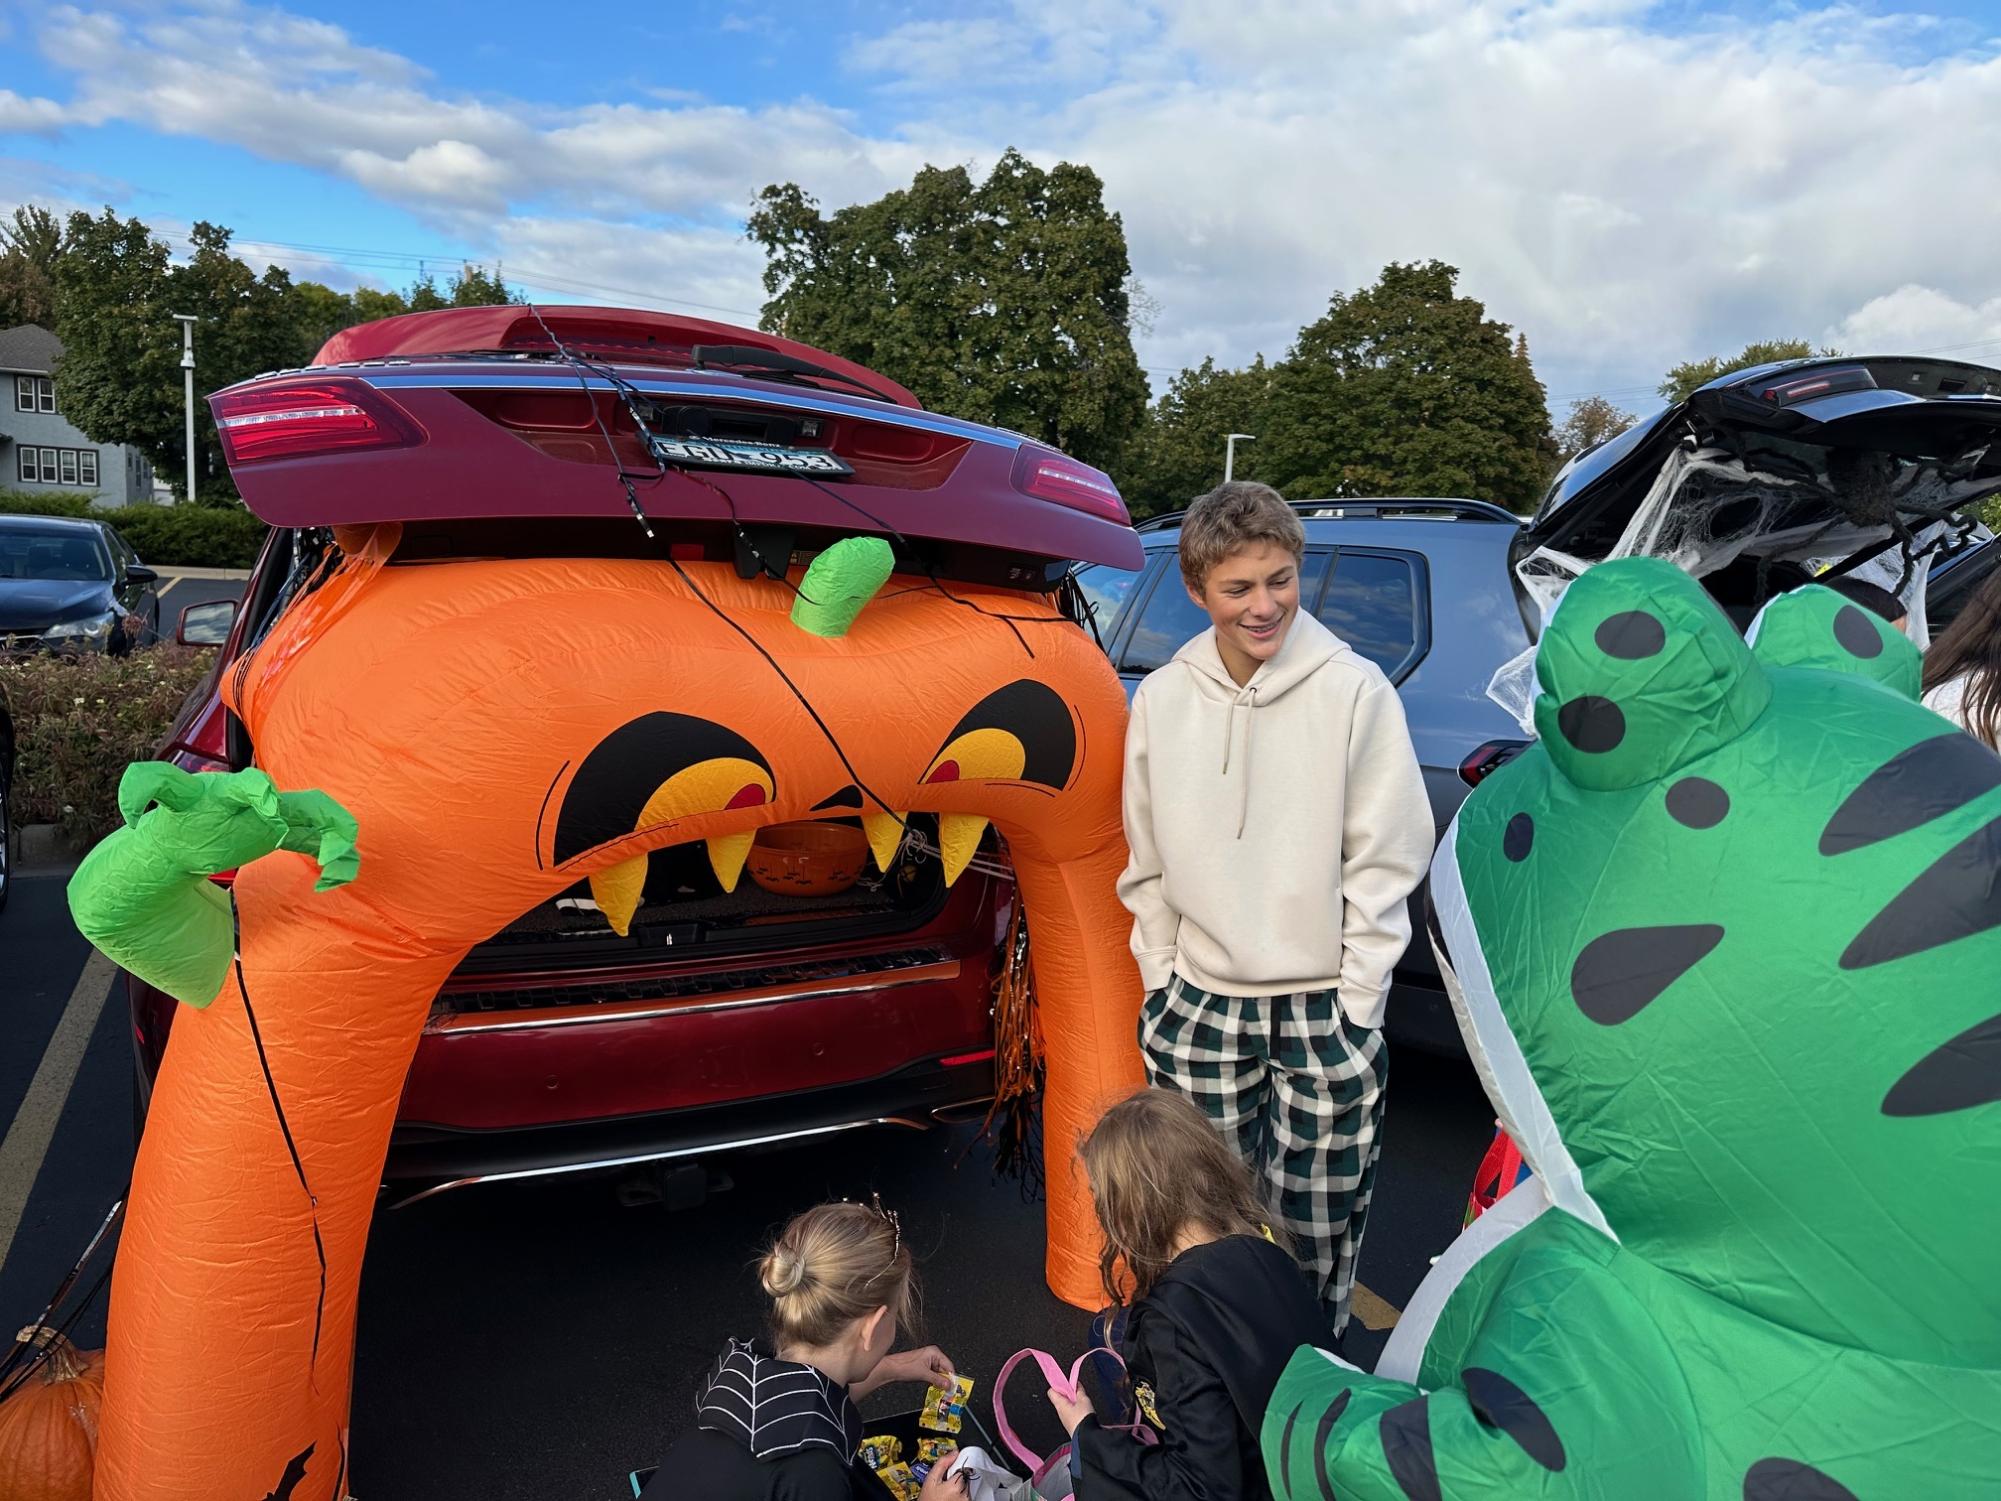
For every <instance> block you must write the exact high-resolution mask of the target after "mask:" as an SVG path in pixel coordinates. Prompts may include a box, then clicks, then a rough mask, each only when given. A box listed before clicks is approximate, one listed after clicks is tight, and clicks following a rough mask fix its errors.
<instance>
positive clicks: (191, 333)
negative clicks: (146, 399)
mask: <svg viewBox="0 0 2001 1501" xmlns="http://www.w3.org/2000/svg"><path fill="white" fill-rule="evenodd" d="M174 321H175V322H176V323H178V324H180V326H181V376H182V379H183V380H184V382H185V385H186V389H185V391H184V392H183V399H184V400H185V402H186V404H187V415H188V496H187V503H188V504H189V505H193V504H194V502H195V324H196V323H197V322H199V321H200V320H199V319H197V318H196V317H195V315H194V314H193V313H176V314H174Z"/></svg>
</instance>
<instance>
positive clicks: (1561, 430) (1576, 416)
mask: <svg viewBox="0 0 2001 1501" xmlns="http://www.w3.org/2000/svg"><path fill="white" fill-rule="evenodd" d="M1638 420H1639V419H1638V418H1636V417H1635V416H1634V415H1633V414H1632V413H1631V412H1626V411H1621V410H1620V409H1619V408H1618V407H1616V406H1614V405H1612V403H1611V402H1609V401H1607V400H1606V399H1605V398H1604V397H1602V396H1587V397H1585V398H1584V399H1583V400H1581V401H1573V402H1572V403H1571V404H1570V412H1569V414H1568V415H1567V416H1565V417H1564V419H1563V422H1562V423H1561V424H1560V425H1559V426H1558V427H1557V429H1556V433H1555V438H1556V450H1557V456H1558V458H1559V459H1561V460H1564V461H1568V460H1570V459H1574V458H1576V457H1577V455H1579V454H1580V453H1584V452H1586V451H1588V450H1590V449H1593V448H1596V447H1597V446H1598V445H1599V444H1600V443H1603V442H1604V441H1605V440H1606V439H1608V438H1616V437H1618V436H1619V434H1621V433H1623V432H1624V431H1625V430H1626V429H1627V428H1629V427H1631V426H1632V425H1633V424H1634V423H1635V422H1636V421H1638Z"/></svg>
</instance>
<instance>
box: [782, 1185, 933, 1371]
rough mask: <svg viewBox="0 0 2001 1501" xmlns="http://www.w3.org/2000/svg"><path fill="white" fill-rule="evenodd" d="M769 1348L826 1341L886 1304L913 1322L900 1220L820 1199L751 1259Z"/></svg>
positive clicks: (905, 1323)
mask: <svg viewBox="0 0 2001 1501" xmlns="http://www.w3.org/2000/svg"><path fill="white" fill-rule="evenodd" d="M757 1272H758V1281H759V1282H760V1283H761V1284H762V1285H763V1287H764V1291H765V1295H766V1296H767V1297H769V1298H770V1299H771V1337H772V1343H773V1344H774V1345H776V1346H786V1345H814V1346H824V1345H830V1344H832V1343H833V1342H834V1341H835V1340H836V1339H837V1338H839V1336H840V1333H841V1331H842V1330H843V1329H845V1328H846V1327H847V1326H848V1325H849V1324H852V1323H853V1322H854V1321H855V1320H856V1319H860V1318H866V1317H867V1316H868V1315H869V1314H871V1313H873V1312H875V1310H876V1309H878V1308H887V1309H888V1310H889V1315H890V1317H891V1318H893V1319H895V1320H896V1322H897V1323H898V1325H900V1326H901V1327H902V1328H903V1329H905V1330H906V1331H907V1330H908V1329H909V1328H910V1326H911V1325H912V1324H913V1323H914V1322H915V1321H916V1319H917V1311H918V1296H917V1272H916V1268H915V1267H914V1266H913V1265H912V1263H911V1259H910V1247H909V1246H907V1245H906V1244H904V1241H903V1227H902V1225H901V1223H900V1222H899V1221H898V1220H897V1219H896V1218H895V1216H893V1215H891V1214H890V1213H888V1212H887V1211H885V1210H881V1209H878V1208H875V1207H873V1206H871V1205H867V1204H849V1203H840V1204H822V1205H820V1206H819V1208H817V1209H809V1210H807V1211H806V1212H805V1213H804V1214H800V1215H795V1216H793V1218H792V1220H791V1222H790V1223H789V1224H787V1225H786V1227H785V1228H784V1229H783V1230H782V1231H780V1232H779V1235H778V1238H777V1239H776V1240H775V1241H773V1242H772V1243H771V1248H770V1249H769V1250H768V1251H766V1252H765V1253H764V1257H763V1259H762V1260H761V1261H760V1262H759V1263H758V1268H757Z"/></svg>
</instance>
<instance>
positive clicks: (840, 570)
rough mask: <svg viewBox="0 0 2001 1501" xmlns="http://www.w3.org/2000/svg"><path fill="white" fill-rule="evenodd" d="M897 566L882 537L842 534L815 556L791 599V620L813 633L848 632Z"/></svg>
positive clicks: (842, 634) (838, 633)
mask: <svg viewBox="0 0 2001 1501" xmlns="http://www.w3.org/2000/svg"><path fill="white" fill-rule="evenodd" d="M895 567H896V554H895V553H894V552H892V551H891V550H890V546H889V544H888V543H887V542H885V541H884V540H883V539H882V538H880V537H843V538H842V539H841V540H840V541H838V542H836V543H835V544H834V545H833V546H832V547H830V548H828V549H827V550H826V551H825V552H823V553H821V554H820V556H819V557H817V558H815V559H814V560H813V563H812V566H811V567H809V568H808V569H807V570H806V577H805V578H803V579H801V580H800V581H799V597H798V598H797V599H796V600H794V601H793V602H792V623H793V624H794V625H796V626H798V627H799V629H800V630H802V631H805V632H807V633H809V634H811V635H814V636H845V635H847V633H848V627H849V626H851V625H853V624H854V623H855V617H856V616H857V615H859V614H861V612H862V606H864V605H866V604H867V603H868V602H869V601H870V600H871V599H874V598H875V591H876V590H878V589H880V588H881V587H882V586H883V584H884V583H885V582H886V581H887V580H888V578H889V575H890V573H891V571H892V570H893V569H894V568H895Z"/></svg>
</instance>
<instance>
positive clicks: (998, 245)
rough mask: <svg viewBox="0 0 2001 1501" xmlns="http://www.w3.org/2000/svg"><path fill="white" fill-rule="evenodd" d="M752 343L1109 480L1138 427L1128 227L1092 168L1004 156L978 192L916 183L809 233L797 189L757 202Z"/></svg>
mask: <svg viewBox="0 0 2001 1501" xmlns="http://www.w3.org/2000/svg"><path fill="white" fill-rule="evenodd" d="M748 233H749V236H750V238H751V239H752V240H754V241H756V242H757V243H758V244H759V245H760V246H762V247H763V249H764V252H765V257H766V265H765V271H764V286H765V291H766V292H767V293H768V294H769V298H770V300H769V301H767V302H766V303H765V305H764V312H763V325H764V327H766V328H767V329H770V330H772V331H773V332H775V333H780V334H783V335H785V336H786V337H787V338H792V339H799V340H802V341H804V342H806V343H809V344H813V345H817V346H818V347H820V348H822V349H827V350H830V351H832V352H833V353H835V354H839V355H843V356H845V357H846V358H848V359H851V360H856V361H858V362H860V363H862V364H864V365H868V366H870V367H871V368H873V369H877V370H880V371H882V372H883V373H884V374H885V375H888V376H890V377H892V378H893V379H895V380H897V381H899V382H901V383H902V384H903V385H905V386H907V387H909V388H910V389H911V390H912V391H913V392H915V393H916V395H917V397H918V399H919V400H921V401H923V402H924V404H925V405H926V406H929V407H932V408H935V409H937V410H939V411H944V412H951V413H955V414H957V415H959V416H962V417H969V418H972V419H975V420H977V421H981V422H991V423H995V424H997V425H999V426H1002V427H1008V428H1013V429H1014V430H1016V431H1018V432H1023V433H1026V434H1028V435H1029V436H1031V437H1034V438H1038V439H1040V440H1042V441H1043V442H1045V443H1051V444H1054V445H1056V446H1057V447H1059V448H1062V449H1064V450H1065V451H1066V452H1069V453H1072V454H1074V455H1076V456H1077V457H1078V458H1081V459H1083V460H1085V461H1086V462H1088V463H1093V464H1097V465H1099V466H1101V467H1105V468H1110V467H1112V466H1113V465H1115V464H1117V463H1118V461H1119V458H1120V454H1121V451H1122V450H1123V449H1124V447H1125V445H1126V444H1127V442H1128V441H1129V440H1130V438H1131V437H1132V435H1133V433H1134V431H1135V430H1136V429H1137V428H1138V427H1139V425H1140V423H1141V422H1142V420H1143V419H1144V417H1145V413H1146V394H1147V393H1146V377H1145V376H1144V375H1143V374H1142V373H1141V371H1140V367H1139V362H1138V360H1137V359H1136V358H1135V356H1134V354H1133V348H1132V324H1133V317H1134V306H1133V288H1132V286H1131V279H1132V268H1131V263H1130V260H1129V259H1128V256H1127V252H1126V237H1125V226H1124V224H1123V223H1122V221H1121V220H1120V218H1119V216H1118V215H1117V214H1114V213H1110V212H1108V211H1107V210H1106V208H1105V201H1104V185H1103V183H1102V182H1100V181H1099V179H1098V175H1097V173H1095V172H1093V171H1091V169H1090V168H1088V167H1081V166H1074V165H1072V164H1069V163H1061V164H1059V165H1057V166H1056V167H1054V168H1052V169H1051V170H1049V171H1047V172H1045V171H1043V170H1042V169H1041V168H1039V167H1037V166H1035V165H1034V164H1033V163H1032V162H1030V161H1028V160H1026V159H1025V158H1024V157H1022V156H1021V155H1020V154H1019V153H1018V152H1016V151H1013V150H1009V151H1007V152H1006V153H1004V154H1003V155H1002V156H1001V158H1000V160H999V161H998V162H997V163H995V165H994V169H993V171H992V173H991V174H990V175H989V176H988V177H987V179H986V181H985V182H983V183H978V184H976V183H974V181H973V180H972V177H971V176H970V175H969V174H968V173H967V172H966V170H965V169H964V168H962V167H951V168H937V167H926V168H924V169H923V170H922V171H920V172H918V174H917V176H916V177H915V179H913V180H912V182H911V184H910V186H909V187H908V188H901V189H898V190H896V191H895V192H892V193H889V194H887V195H886V196H884V197H882V198H880V199H878V200H876V201H875V202H873V203H863V204H856V205H854V206H852V207H849V208H844V209H840V210H837V211H836V212H835V213H834V214H833V215H832V216H831V217H827V216H823V215H822V214H821V213H820V210H819V207H818V205H817V204H816V203H815V202H814V200H813V199H811V198H809V197H807V196H806V194H805V193H803V192H802V191H801V190H800V189H799V188H798V187H797V186H796V185H794V184H792V183H784V184H779V185H774V186H770V187H767V188H765V189H764V191H763V192H762V193H760V194H759V195H758V202H757V209H756V211H755V212H754V213H753V214H752V215H751V217H750V222H749V225H748Z"/></svg>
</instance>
